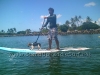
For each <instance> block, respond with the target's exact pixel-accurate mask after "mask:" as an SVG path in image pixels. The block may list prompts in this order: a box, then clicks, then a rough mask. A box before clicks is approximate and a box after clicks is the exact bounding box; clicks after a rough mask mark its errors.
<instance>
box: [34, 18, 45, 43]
mask: <svg viewBox="0 0 100 75" xmlns="http://www.w3.org/2000/svg"><path fill="white" fill-rule="evenodd" d="M44 22H45V19H44V21H43V25H44ZM43 25H42V26H43ZM40 33H41V30H40V32H39V34H38V37H37V39H36V43H37V41H38V39H39V36H40Z"/></svg>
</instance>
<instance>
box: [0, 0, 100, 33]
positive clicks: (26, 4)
mask: <svg viewBox="0 0 100 75" xmlns="http://www.w3.org/2000/svg"><path fill="white" fill-rule="evenodd" d="M50 7H52V8H54V13H55V14H56V15H57V23H59V24H64V23H65V22H66V20H69V21H70V19H71V18H72V17H74V16H75V15H77V16H81V17H82V20H83V21H84V20H85V19H86V17H87V16H89V17H90V18H91V19H92V21H97V24H98V25H100V0H0V30H5V31H7V30H8V29H10V28H16V30H17V31H22V30H26V29H31V30H32V31H38V30H39V28H41V26H42V22H43V16H47V15H49V13H48V8H50Z"/></svg>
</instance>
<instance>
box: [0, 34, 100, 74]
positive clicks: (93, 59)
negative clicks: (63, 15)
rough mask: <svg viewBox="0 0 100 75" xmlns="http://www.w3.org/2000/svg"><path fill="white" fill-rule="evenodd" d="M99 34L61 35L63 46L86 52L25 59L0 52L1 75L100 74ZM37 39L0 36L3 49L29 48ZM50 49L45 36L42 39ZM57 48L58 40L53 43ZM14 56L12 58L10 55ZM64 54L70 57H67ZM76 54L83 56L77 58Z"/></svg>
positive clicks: (40, 40)
mask: <svg viewBox="0 0 100 75" xmlns="http://www.w3.org/2000/svg"><path fill="white" fill-rule="evenodd" d="M98 36H100V34H84V35H67V36H59V41H60V47H61V48H63V47H88V48H91V49H89V50H85V51H66V52H63V53H62V52H59V53H60V54H62V55H59V56H56V54H55V53H53V54H55V55H53V54H51V55H50V54H49V55H50V56H49V55H46V56H32V55H33V54H31V55H30V56H25V55H27V54H24V53H23V54H22V53H13V52H7V51H3V50H0V75H100V38H99V37H98ZM36 38H37V36H23V37H0V47H2V46H3V47H11V48H28V47H27V43H29V42H34V41H35V40H36ZM38 42H39V43H41V44H42V48H47V47H48V41H47V38H46V36H41V37H40V38H39V41H38ZM52 47H53V48H56V45H55V41H53V44H52ZM11 54H12V55H11ZM63 54H69V56H64V55H63ZM77 54H81V56H80V55H77Z"/></svg>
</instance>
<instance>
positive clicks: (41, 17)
mask: <svg viewBox="0 0 100 75" xmlns="http://www.w3.org/2000/svg"><path fill="white" fill-rule="evenodd" d="M48 16H49V15H41V16H40V19H43V18H44V17H48Z"/></svg>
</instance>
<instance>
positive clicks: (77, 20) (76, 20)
mask: <svg viewBox="0 0 100 75" xmlns="http://www.w3.org/2000/svg"><path fill="white" fill-rule="evenodd" d="M74 20H75V22H76V23H77V25H78V26H79V24H78V22H79V18H78V17H77V16H75V17H74Z"/></svg>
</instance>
